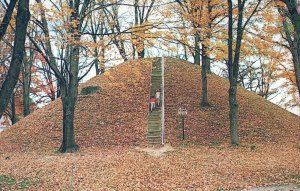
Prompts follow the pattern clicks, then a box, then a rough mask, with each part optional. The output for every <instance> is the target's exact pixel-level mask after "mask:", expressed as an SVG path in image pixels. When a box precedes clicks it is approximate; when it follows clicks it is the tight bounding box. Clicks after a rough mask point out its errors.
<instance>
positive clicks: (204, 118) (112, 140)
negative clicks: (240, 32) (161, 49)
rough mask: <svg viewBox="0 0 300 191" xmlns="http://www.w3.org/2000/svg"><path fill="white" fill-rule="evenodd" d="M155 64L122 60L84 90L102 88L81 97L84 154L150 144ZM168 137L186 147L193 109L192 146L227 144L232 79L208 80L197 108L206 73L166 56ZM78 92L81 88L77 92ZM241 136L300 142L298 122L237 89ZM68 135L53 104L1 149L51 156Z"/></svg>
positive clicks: (2, 137)
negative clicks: (184, 114)
mask: <svg viewBox="0 0 300 191" xmlns="http://www.w3.org/2000/svg"><path fill="white" fill-rule="evenodd" d="M152 62H153V60H152V59H147V60H136V61H130V62H127V63H124V64H122V65H119V66H117V67H116V68H114V69H112V70H109V71H108V72H107V73H106V74H105V75H103V76H97V77H95V78H93V79H91V80H89V81H88V82H87V83H85V84H83V85H82V86H81V88H82V87H85V86H90V85H97V86H100V87H101V89H102V90H101V91H99V92H96V93H95V94H92V95H87V96H79V98H78V104H77V106H76V116H75V133H76V142H77V143H78V144H79V145H80V147H81V149H87V148H90V147H102V148H109V147H115V146H122V147H123V146H135V145H145V144H146V143H147V140H146V133H147V113H148V98H149V90H150V73H151V65H152ZM165 67H166V68H165V75H166V76H165V94H166V98H165V100H166V138H167V140H166V141H167V142H170V143H171V144H172V145H176V144H178V143H181V137H180V135H181V130H180V129H179V128H178V117H177V109H178V108H179V107H180V105H183V106H185V107H187V109H188V118H187V120H186V127H187V135H188V138H187V141H188V142H191V143H195V144H204V145H206V144H212V143H221V142H229V131H228V125H229V122H228V112H229V110H228V101H227V100H228V98H227V97H228V96H227V91H228V82H227V81H226V80H225V79H222V78H220V77H218V76H216V75H213V74H211V75H209V76H208V82H209V86H208V88H209V102H210V103H211V104H212V107H209V108H201V107H199V102H200V95H201V76H200V68H199V67H198V66H194V65H191V64H189V63H187V62H184V61H182V60H177V59H171V58H168V59H166V66H165ZM79 91H80V90H79ZM238 101H239V128H240V129H239V133H240V138H241V141H242V143H255V144H256V143H266V142H267V143H277V144H278V143H280V144H281V143H282V144H284V143H289V144H296V143H299V135H300V131H299V130H300V118H299V117H297V116H295V115H293V114H291V113H289V112H287V111H285V110H283V109H281V108H279V107H278V106H276V105H274V104H272V103H270V102H268V101H266V100H264V99H263V98H261V97H259V96H257V95H256V94H254V93H251V92H249V91H246V90H244V89H242V88H239V91H238ZM61 137H62V107H61V102H60V101H55V102H53V103H51V104H49V105H47V106H46V107H44V108H42V109H40V110H38V111H36V112H34V113H33V114H31V115H30V116H28V117H26V118H25V119H23V120H21V121H20V122H18V123H17V124H16V125H14V126H12V127H11V128H9V129H7V130H5V131H3V132H1V133H0V152H11V151H49V150H55V149H57V148H58V147H59V145H60V142H61Z"/></svg>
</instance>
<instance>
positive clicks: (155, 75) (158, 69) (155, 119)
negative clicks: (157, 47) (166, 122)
mask: <svg viewBox="0 0 300 191" xmlns="http://www.w3.org/2000/svg"><path fill="white" fill-rule="evenodd" d="M161 86H162V64H161V59H156V60H155V61H154V62H153V65H152V73H151V84H150V97H151V96H154V95H155V92H156V90H157V89H161ZM161 112H162V111H161V108H159V107H158V108H155V109H154V111H152V112H149V114H148V133H147V139H148V143H149V144H161V142H162V141H161V122H162V121H161V120H162V113H161Z"/></svg>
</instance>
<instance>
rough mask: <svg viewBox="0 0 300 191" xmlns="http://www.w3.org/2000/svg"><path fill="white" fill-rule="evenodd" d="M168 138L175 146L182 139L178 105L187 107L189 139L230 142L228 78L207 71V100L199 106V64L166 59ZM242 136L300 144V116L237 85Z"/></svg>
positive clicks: (248, 139)
mask: <svg viewBox="0 0 300 191" xmlns="http://www.w3.org/2000/svg"><path fill="white" fill-rule="evenodd" d="M165 73H166V75H165V91H166V98H165V100H166V128H167V133H166V136H167V140H168V141H169V142H171V143H172V144H173V145H174V144H176V143H178V142H179V141H180V140H181V136H180V135H181V129H180V128H179V125H178V124H179V119H178V116H177V112H178V108H179V107H180V106H181V105H182V106H184V107H186V108H187V110H188V116H187V119H186V120H185V127H186V134H187V141H188V142H191V143H195V144H203V145H212V144H214V145H215V144H221V143H224V142H225V143H229V142H230V137H229V136H230V135H229V105H228V88H229V83H228V81H227V80H225V79H223V78H220V77H219V76H217V75H214V74H208V101H209V103H210V105H211V107H208V108H202V107H200V98H201V97H200V95H201V88H202V86H201V70H200V67H199V66H195V65H191V64H188V63H187V62H185V61H182V60H177V59H167V63H166V69H165ZM237 97H238V104H239V130H238V131H239V135H240V139H241V143H242V144H258V143H263V144H267V143H271V144H273V143H277V144H285V143H289V144H293V145H295V144H299V143H300V117H299V116H296V115H294V114H292V113H290V112H288V111H286V110H284V109H282V108H280V107H279V106H277V105H275V104H273V103H271V102H269V101H266V100H265V99H264V98H262V97H260V96H258V95H256V94H255V93H252V92H249V91H247V90H245V89H243V88H238V96H237Z"/></svg>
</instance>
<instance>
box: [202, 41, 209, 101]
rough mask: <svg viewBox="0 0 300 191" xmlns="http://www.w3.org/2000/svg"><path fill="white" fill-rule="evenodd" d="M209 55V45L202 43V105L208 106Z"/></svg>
mask: <svg viewBox="0 0 300 191" xmlns="http://www.w3.org/2000/svg"><path fill="white" fill-rule="evenodd" d="M209 62H210V60H209V57H208V56H207V47H206V46H205V45H202V66H201V78H202V99H201V106H202V107H208V106H209V102H208V90H207V66H208V65H209Z"/></svg>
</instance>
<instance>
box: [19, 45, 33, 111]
mask: <svg viewBox="0 0 300 191" xmlns="http://www.w3.org/2000/svg"><path fill="white" fill-rule="evenodd" d="M26 57H27V56H26V55H25V57H24V61H23V68H22V77H23V116H24V117H26V116H27V115H29V114H30V97H29V94H30V81H31V80H30V79H31V65H32V62H33V60H32V59H33V52H32V51H31V50H30V56H29V59H26Z"/></svg>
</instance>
